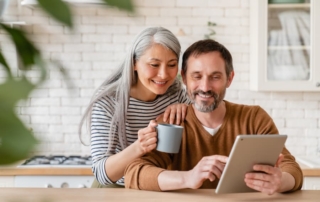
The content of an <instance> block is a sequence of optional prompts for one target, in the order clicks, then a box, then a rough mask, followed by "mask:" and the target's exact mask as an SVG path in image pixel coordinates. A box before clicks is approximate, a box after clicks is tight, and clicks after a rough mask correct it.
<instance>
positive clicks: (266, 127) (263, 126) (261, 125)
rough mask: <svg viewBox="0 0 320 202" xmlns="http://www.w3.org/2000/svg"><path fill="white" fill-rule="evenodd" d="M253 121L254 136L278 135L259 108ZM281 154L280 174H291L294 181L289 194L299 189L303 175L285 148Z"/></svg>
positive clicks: (275, 128) (274, 126)
mask: <svg viewBox="0 0 320 202" xmlns="http://www.w3.org/2000/svg"><path fill="white" fill-rule="evenodd" d="M255 120H256V126H257V128H256V129H257V131H256V134H279V132H278V129H277V127H276V125H275V124H274V122H273V120H272V118H271V117H270V116H269V115H268V114H267V112H266V111H264V110H263V109H262V108H260V107H258V109H257V113H256V116H255ZM281 153H282V154H283V155H284V159H283V161H282V162H281V164H280V168H281V170H282V172H287V173H289V174H291V175H292V176H293V177H294V179H295V185H294V187H293V188H292V189H291V190H289V192H290V191H296V190H299V189H301V188H302V183H303V174H302V170H301V168H300V166H299V164H298V163H297V162H296V161H295V158H294V156H292V155H291V153H290V152H289V151H288V149H287V148H286V147H284V148H283V150H282V152H281Z"/></svg>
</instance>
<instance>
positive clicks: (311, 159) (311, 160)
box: [295, 156, 320, 168]
mask: <svg viewBox="0 0 320 202" xmlns="http://www.w3.org/2000/svg"><path fill="white" fill-rule="evenodd" d="M295 158H296V160H297V162H298V163H302V164H304V165H306V166H308V167H310V168H320V156H297V157H295Z"/></svg>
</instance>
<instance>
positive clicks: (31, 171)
mask: <svg viewBox="0 0 320 202" xmlns="http://www.w3.org/2000/svg"><path fill="white" fill-rule="evenodd" d="M300 166H301V169H302V172H303V176H304V177H320V168H309V167H307V166H305V165H303V164H300ZM16 175H69V176H70V175H71V176H72V175H75V176H77V175H82V176H91V175H93V174H92V170H91V167H79V168H77V167H66V168H63V167H58V168H57V167H56V168H54V167H51V168H50V167H47V168H46V167H42V168H32V167H16V166H15V167H13V166H1V167H0V176H16Z"/></svg>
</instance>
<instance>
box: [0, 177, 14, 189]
mask: <svg viewBox="0 0 320 202" xmlns="http://www.w3.org/2000/svg"><path fill="white" fill-rule="evenodd" d="M0 187H14V177H13V176H0Z"/></svg>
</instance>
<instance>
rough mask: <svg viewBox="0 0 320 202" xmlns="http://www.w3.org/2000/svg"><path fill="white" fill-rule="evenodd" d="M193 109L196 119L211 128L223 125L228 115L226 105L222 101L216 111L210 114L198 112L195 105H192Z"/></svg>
mask: <svg viewBox="0 0 320 202" xmlns="http://www.w3.org/2000/svg"><path fill="white" fill-rule="evenodd" d="M192 107H193V109H194V113H195V114H196V117H197V118H198V120H199V121H200V122H201V124H202V125H204V126H206V127H209V128H216V127H218V126H220V125H221V124H222V123H223V119H224V117H225V114H226V105H225V102H224V101H222V102H221V103H220V104H219V106H218V107H217V108H216V109H215V110H213V111H212V112H208V113H205V112H200V111H198V110H197V109H196V108H195V107H194V105H192Z"/></svg>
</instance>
